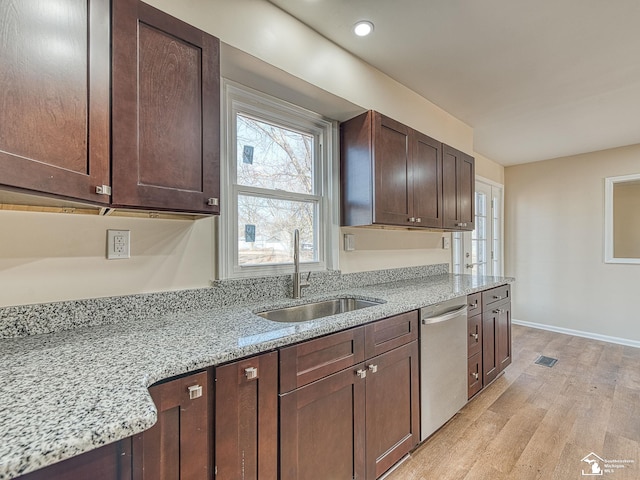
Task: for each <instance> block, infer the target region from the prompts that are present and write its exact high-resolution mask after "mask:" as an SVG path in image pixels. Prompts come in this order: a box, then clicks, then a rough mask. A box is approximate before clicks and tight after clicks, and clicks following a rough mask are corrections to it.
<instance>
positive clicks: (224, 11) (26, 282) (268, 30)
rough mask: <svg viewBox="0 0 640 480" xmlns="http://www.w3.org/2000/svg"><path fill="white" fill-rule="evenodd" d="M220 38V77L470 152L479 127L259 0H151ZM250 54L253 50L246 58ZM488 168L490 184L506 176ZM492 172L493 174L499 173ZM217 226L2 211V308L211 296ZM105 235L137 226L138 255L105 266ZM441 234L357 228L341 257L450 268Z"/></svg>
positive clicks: (351, 267)
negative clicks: (401, 126) (398, 125)
mask: <svg viewBox="0 0 640 480" xmlns="http://www.w3.org/2000/svg"><path fill="white" fill-rule="evenodd" d="M148 3H150V4H152V5H154V6H156V7H158V8H160V9H162V10H165V11H167V12H169V13H171V14H172V15H175V16H177V17H179V18H181V19H183V20H185V21H187V22H189V23H191V24H193V25H196V26H198V27H200V28H202V29H203V30H206V31H209V32H210V33H212V34H214V35H216V36H217V37H218V38H220V39H221V40H222V41H223V42H225V43H226V44H227V45H223V49H222V53H221V55H222V63H223V65H222V69H223V73H225V74H227V75H229V76H230V78H231V79H232V80H235V81H238V82H240V83H246V84H248V85H250V86H251V87H253V88H258V89H260V88H263V90H264V91H266V92H267V93H271V94H275V95H277V96H279V97H280V98H284V99H285V100H289V101H294V102H296V103H298V104H301V105H302V106H306V107H307V108H325V109H326V111H323V112H321V113H324V114H327V115H331V116H334V115H335V117H334V118H336V119H338V120H344V119H346V118H349V117H348V116H349V115H350V114H351V113H353V115H355V114H357V113H359V111H357V110H360V111H363V110H365V109H370V108H371V109H376V110H379V111H381V112H383V113H385V114H386V115H389V116H391V117H393V118H396V119H397V120H399V121H401V122H404V123H406V124H408V125H410V126H412V127H414V128H416V129H418V130H420V131H423V132H424V133H426V134H428V135H430V136H432V137H435V138H438V139H440V140H442V141H444V142H446V143H449V144H450V145H452V146H454V147H456V148H458V149H460V150H463V151H465V152H468V153H470V154H473V130H472V129H471V127H469V126H468V125H465V124H464V123H462V122H461V121H459V120H458V119H456V118H455V117H453V116H451V115H449V114H448V113H447V112H445V111H444V110H442V109H440V108H439V107H437V106H435V105H434V104H432V103H431V102H429V101H428V100H426V99H424V98H422V97H420V96H418V95H417V94H416V93H414V92H412V91H411V90H409V89H408V88H406V87H404V86H402V85H400V84H399V83H397V82H396V81H394V80H393V79H391V78H390V77H388V76H386V75H384V74H382V73H381V72H379V71H377V70H376V69H374V68H373V67H371V66H369V65H367V64H365V63H363V62H362V61H361V60H359V59H357V58H356V57H354V56H352V55H350V54H349V53H347V52H346V51H344V50H342V49H340V48H339V47H337V46H336V45H335V44H333V43H331V42H329V41H328V40H326V39H325V38H323V37H321V36H320V35H318V34H317V33H316V32H314V31H312V30H310V29H309V28H307V27H306V26H304V25H303V24H301V23H300V22H298V21H297V20H295V19H293V18H292V17H290V16H289V15H287V14H285V13H284V12H282V11H281V10H279V9H278V8H277V7H275V6H273V5H272V4H270V3H269V2H266V1H263V0H234V1H223V0H184V1H180V2H177V1H174V0H150V1H149V2H148ZM243 51H244V52H248V54H247V53H243ZM492 163H493V162H491V161H490V160H488V159H487V161H486V162H485V161H483V160H481V165H484V166H485V167H486V168H487V169H488V173H480V170H481V169H482V167H481V168H479V172H478V173H479V174H481V175H483V176H486V177H489V178H492V175H494V174H495V173H496V172H498V173H497V175H498V176H500V174H501V172H502V167H500V166H498V165H497V164H493V165H491V164H492ZM491 172H493V173H491ZM215 223H216V222H215V221H214V220H213V219H204V220H198V221H195V222H192V221H182V220H158V219H138V218H129V219H124V218H110V217H94V216H84V215H72V214H53V213H46V214H44V213H32V212H29V213H25V212H8V211H2V210H0V245H1V246H2V249H0V307H1V306H8V305H20V304H29V303H39V302H50V301H56V300H70V299H80V298H90V297H101V296H111V295H122V294H133V293H140V292H153V291H163V290H172V289H184V288H198V287H206V286H208V285H209V282H210V280H211V279H212V278H214V276H215V275H214V269H215V254H214V253H213V252H214V250H215V248H216V243H217V242H216V238H215V234H214V233H212V231H213V230H214V228H213V226H214V224H215ZM108 228H116V229H130V230H131V239H132V258H131V259H130V260H118V261H113V260H112V261H107V260H105V258H104V251H105V237H106V230H107V229H108ZM441 236H442V235H441V234H440V233H415V232H401V231H400V232H398V231H393V232H384V231H379V230H378V231H376V230H373V231H361V232H359V233H358V234H357V242H358V245H360V246H359V247H358V250H357V251H355V252H349V253H345V252H343V251H341V254H340V268H341V269H342V270H343V271H344V272H345V273H348V272H355V271H363V270H373V269H378V268H395V267H404V266H413V265H424V264H431V263H446V262H449V260H450V251H449V250H443V249H442V248H440V238H441Z"/></svg>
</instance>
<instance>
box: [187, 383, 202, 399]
mask: <svg viewBox="0 0 640 480" xmlns="http://www.w3.org/2000/svg"><path fill="white" fill-rule="evenodd" d="M187 388H188V390H189V400H195V399H196V398H200V397H201V396H202V385H191V386H190V387H187Z"/></svg>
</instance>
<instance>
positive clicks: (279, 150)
mask: <svg viewBox="0 0 640 480" xmlns="http://www.w3.org/2000/svg"><path fill="white" fill-rule="evenodd" d="M236 120H237V121H236V128H237V131H236V132H237V142H236V144H237V152H238V158H237V165H238V174H237V175H238V177H237V182H238V185H246V186H250V187H259V188H268V189H272V190H285V191H288V192H295V193H308V194H313V193H314V191H313V140H314V137H313V136H312V135H306V134H302V133H299V132H294V131H291V130H287V129H285V128H282V127H278V126H275V125H271V124H269V123H266V122H262V121H258V120H254V119H252V118H248V117H244V116H242V115H238V116H237V117H236Z"/></svg>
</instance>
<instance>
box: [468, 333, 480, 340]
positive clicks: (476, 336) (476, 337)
mask: <svg viewBox="0 0 640 480" xmlns="http://www.w3.org/2000/svg"><path fill="white" fill-rule="evenodd" d="M469 336H470V337H473V339H474V340H475V341H476V342H477V341H478V334H477V333H472V334H471V335H469Z"/></svg>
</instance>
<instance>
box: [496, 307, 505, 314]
mask: <svg viewBox="0 0 640 480" xmlns="http://www.w3.org/2000/svg"><path fill="white" fill-rule="evenodd" d="M493 313H497V314H501V313H504V310H503V309H501V308H498V309H496V310H494V311H493Z"/></svg>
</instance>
